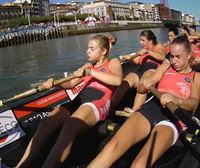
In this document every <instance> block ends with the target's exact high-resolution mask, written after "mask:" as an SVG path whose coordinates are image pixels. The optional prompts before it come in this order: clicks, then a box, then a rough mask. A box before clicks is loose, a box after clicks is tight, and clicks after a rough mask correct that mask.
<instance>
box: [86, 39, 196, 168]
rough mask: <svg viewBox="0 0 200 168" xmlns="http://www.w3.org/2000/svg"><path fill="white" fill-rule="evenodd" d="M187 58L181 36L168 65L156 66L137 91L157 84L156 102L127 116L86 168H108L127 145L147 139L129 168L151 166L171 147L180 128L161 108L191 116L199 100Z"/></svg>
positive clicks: (189, 52)
mask: <svg viewBox="0 0 200 168" xmlns="http://www.w3.org/2000/svg"><path fill="white" fill-rule="evenodd" d="M191 57H192V49H191V45H190V42H189V41H188V39H187V38H185V37H184V36H180V37H177V38H176V39H174V41H173V42H172V43H171V57H170V64H169V63H163V64H162V65H160V66H159V67H158V68H157V69H156V71H155V73H154V74H153V75H152V76H151V77H149V78H146V79H144V80H143V81H141V83H140V84H139V85H138V88H137V90H138V92H140V93H146V92H147V90H148V88H150V87H151V86H153V85H155V84H157V83H158V91H159V92H161V93H163V94H162V96H161V98H160V100H158V99H156V98H154V99H152V100H151V101H149V102H148V103H146V104H144V105H143V106H142V108H141V109H140V110H139V111H137V112H135V113H134V114H133V115H132V116H131V117H129V118H128V119H127V120H126V121H125V123H124V124H123V125H122V126H121V128H120V129H119V130H118V131H117V133H116V134H115V135H114V137H113V138H112V139H111V141H110V142H108V144H107V145H106V146H105V147H104V148H103V150H102V151H101V152H100V153H99V154H98V156H97V157H96V158H95V159H94V160H93V161H92V162H91V163H90V164H89V166H88V168H96V167H104V168H109V167H111V166H112V164H113V163H114V162H115V161H117V160H118V159H119V158H120V157H121V156H122V155H123V154H124V153H125V152H126V151H127V150H128V149H129V148H130V147H131V146H133V145H134V144H136V143H138V142H139V141H141V140H143V139H145V138H147V137H148V140H147V142H146V144H145V145H144V146H143V148H142V149H141V151H140V152H139V154H138V155H137V156H136V158H135V159H134V161H133V162H132V164H131V168H138V167H139V168H146V167H152V166H153V165H154V163H155V162H156V161H157V160H158V159H159V158H160V157H161V156H162V155H163V154H164V153H165V152H166V151H167V150H168V149H169V148H170V147H171V146H172V145H174V143H175V142H176V141H177V139H178V135H179V133H180V131H181V128H180V127H179V125H177V121H176V118H175V117H174V116H173V115H172V113H171V112H170V111H169V110H168V109H167V108H165V106H166V104H167V103H169V102H173V103H175V104H176V105H177V106H179V107H180V108H182V109H184V110H185V111H187V112H188V113H190V114H193V113H194V112H195V110H196V108H197V106H198V104H199V100H200V74H199V73H198V72H195V71H193V70H192V69H191V67H190V63H189V62H190V59H191ZM152 144H153V145H152ZM152 146H153V149H151V148H152ZM152 151H153V152H152ZM149 160H150V161H151V162H150V163H149V162H148V161H149Z"/></svg>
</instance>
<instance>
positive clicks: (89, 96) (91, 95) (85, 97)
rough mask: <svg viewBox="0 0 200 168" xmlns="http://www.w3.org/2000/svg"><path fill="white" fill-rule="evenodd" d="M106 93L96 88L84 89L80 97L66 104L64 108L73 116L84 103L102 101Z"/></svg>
mask: <svg viewBox="0 0 200 168" xmlns="http://www.w3.org/2000/svg"><path fill="white" fill-rule="evenodd" d="M103 95H104V93H103V92H101V91H100V90H97V89H94V88H85V89H83V90H82V91H81V92H80V93H79V95H78V96H77V97H76V98H75V99H74V100H72V101H70V102H66V103H65V104H63V105H62V106H63V107H65V108H66V109H67V110H69V111H70V113H71V114H72V113H73V112H75V111H76V110H77V109H78V108H79V107H80V106H81V105H82V104H83V103H86V102H92V101H94V100H98V99H101V97H103Z"/></svg>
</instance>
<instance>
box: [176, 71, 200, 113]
mask: <svg viewBox="0 0 200 168" xmlns="http://www.w3.org/2000/svg"><path fill="white" fill-rule="evenodd" d="M199 100H200V73H197V72H196V73H195V78H194V83H193V85H192V93H191V97H190V98H189V99H181V98H179V99H178V102H177V105H178V106H180V107H181V108H183V109H185V110H189V111H193V112H195V110H196V109H197V106H198V105H199Z"/></svg>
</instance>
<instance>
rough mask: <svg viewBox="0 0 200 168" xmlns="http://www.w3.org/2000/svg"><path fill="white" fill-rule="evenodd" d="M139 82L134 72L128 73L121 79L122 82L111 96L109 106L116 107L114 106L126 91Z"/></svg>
mask: <svg viewBox="0 0 200 168" xmlns="http://www.w3.org/2000/svg"><path fill="white" fill-rule="evenodd" d="M138 82H139V78H138V76H137V74H135V73H129V74H128V75H127V76H126V77H125V78H124V79H123V81H122V84H121V85H120V86H119V87H118V88H117V90H116V91H115V93H114V94H113V96H112V100H111V106H112V107H111V108H116V106H117V105H118V104H119V103H120V101H121V100H122V99H123V97H124V95H125V94H126V92H127V91H128V90H129V89H130V88H132V87H136V86H137V84H138Z"/></svg>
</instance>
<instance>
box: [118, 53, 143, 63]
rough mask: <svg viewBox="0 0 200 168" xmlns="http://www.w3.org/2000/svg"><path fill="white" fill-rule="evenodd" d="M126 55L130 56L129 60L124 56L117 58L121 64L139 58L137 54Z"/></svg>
mask: <svg viewBox="0 0 200 168" xmlns="http://www.w3.org/2000/svg"><path fill="white" fill-rule="evenodd" d="M127 55H130V56H131V57H130V59H126V58H125V56H119V59H120V62H121V63H122V64H123V63H125V62H130V61H131V60H132V59H133V58H136V57H138V56H140V55H139V54H137V53H131V54H127Z"/></svg>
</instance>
